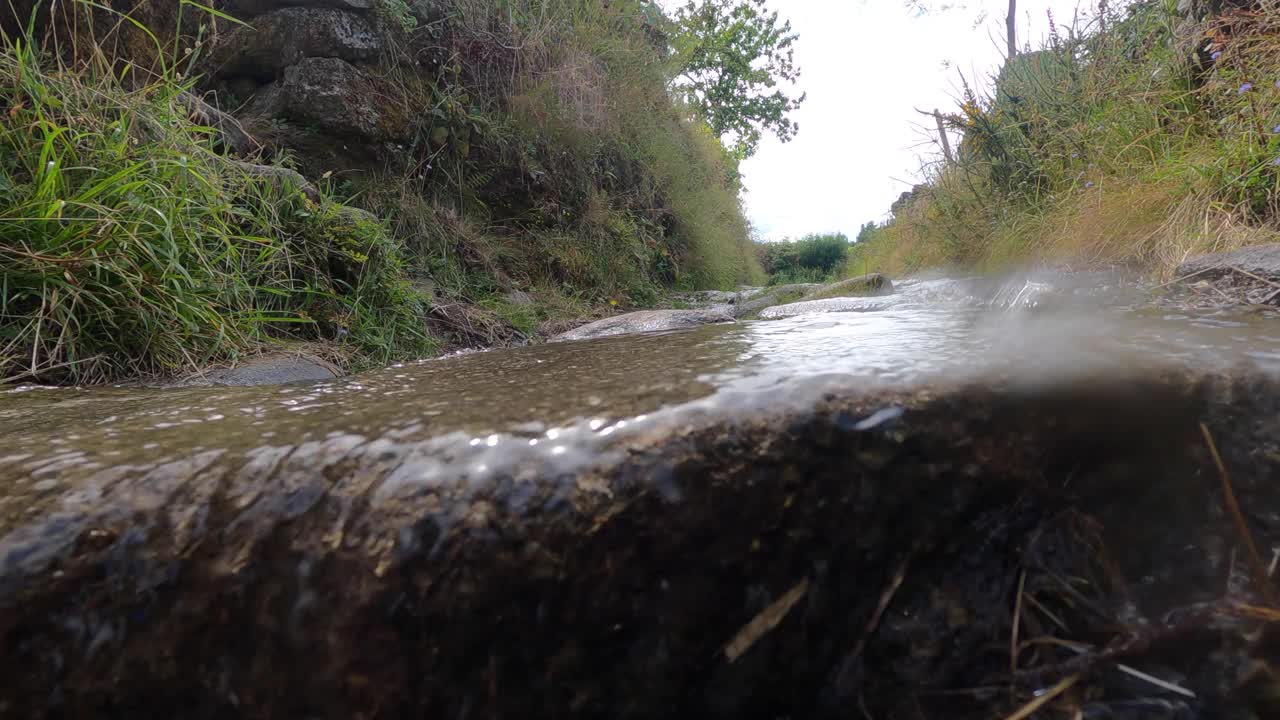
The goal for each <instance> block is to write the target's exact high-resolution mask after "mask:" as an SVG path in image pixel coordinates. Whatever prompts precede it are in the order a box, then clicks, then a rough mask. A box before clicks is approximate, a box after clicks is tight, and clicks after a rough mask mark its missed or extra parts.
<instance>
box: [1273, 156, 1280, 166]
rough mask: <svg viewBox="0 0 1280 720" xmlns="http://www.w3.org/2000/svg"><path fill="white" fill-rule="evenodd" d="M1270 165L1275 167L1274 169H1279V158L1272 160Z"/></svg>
mask: <svg viewBox="0 0 1280 720" xmlns="http://www.w3.org/2000/svg"><path fill="white" fill-rule="evenodd" d="M1271 164H1272V165H1275V166H1276V167H1280V157H1278V158H1276V159H1275V160H1272V161H1271Z"/></svg>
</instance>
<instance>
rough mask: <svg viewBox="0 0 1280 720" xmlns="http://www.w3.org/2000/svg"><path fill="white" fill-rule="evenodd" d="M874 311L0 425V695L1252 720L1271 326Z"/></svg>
mask: <svg viewBox="0 0 1280 720" xmlns="http://www.w3.org/2000/svg"><path fill="white" fill-rule="evenodd" d="M1075 279H1078V276H1071V277H1067V278H1061V279H1057V280H1056V281H1055V279H1054V278H1039V279H1038V280H1040V281H1043V282H1044V283H1045V284H1047V285H1050V286H1052V287H1057V288H1059V289H1066V290H1070V289H1072V288H1069V286H1068V283H1069V282H1070V281H1072V280H1075ZM1082 282H1083V280H1082ZM898 289H899V292H898V293H897V297H896V299H897V300H899V301H901V302H899V304H898V305H896V306H893V307H889V308H886V309H884V310H881V311H872V312H836V313H829V314H825V315H812V314H809V315H797V316H794V317H791V318H784V319H779V320H775V321H770V322H761V323H754V324H750V325H748V324H726V325H714V326H707V327H702V328H696V329H692V330H688V331H685V332H679V333H668V334H637V335H631V336H627V337H614V338H606V339H601V340H594V341H588V342H569V343H549V344H545V345H541V346H535V347H527V348H519V349H511V350H497V351H494V352H490V353H478V354H474V355H471V356H466V357H454V358H449V359H445V360H442V361H439V362H427V363H416V364H406V365H404V366H400V367H389V368H386V369H384V370H381V371H374V372H370V373H366V374H363V375H361V376H360V377H356V378H349V379H345V380H334V381H332V382H326V383H319V384H312V385H302V386H298V385H295V386H286V387H272V388H220V389H217V390H213V391H211V390H208V389H173V390H166V391H163V392H156V391H150V390H141V389H117V388H93V389H76V388H52V389H51V388H30V389H25V390H21V391H17V390H8V391H5V392H4V393H3V402H0V430H3V432H0V480H3V481H4V482H0V609H3V610H4V611H5V612H4V615H3V616H4V617H5V618H7V620H8V622H7V623H0V667H2V669H3V670H4V672H5V673H6V677H7V678H9V679H10V682H8V683H7V684H6V686H5V689H4V690H3V691H0V700H2V701H3V702H4V703H5V704H6V707H8V708H9V709H10V710H11V711H12V712H14V713H16V714H19V715H21V716H23V717H32V718H42V717H50V718H52V717H67V716H88V715H92V716H94V717H104V718H115V717H119V718H125V717H130V718H131V717H137V716H138V715H163V714H170V715H172V714H174V713H178V714H181V713H182V712H183V709H184V708H185V709H188V710H189V709H190V708H197V709H198V712H197V716H198V717H200V718H209V720H214V719H215V718H222V717H232V716H236V717H239V716H243V715H245V714H252V715H254V716H257V717H263V718H294V717H298V716H312V715H316V716H319V717H330V716H331V717H335V718H338V717H354V716H358V715H365V716H369V717H380V716H387V717H401V716H414V717H416V716H423V715H432V714H442V713H443V714H445V715H450V716H452V715H456V714H459V713H464V711H465V712H469V713H475V712H479V713H480V714H482V715H496V716H503V717H506V716H516V715H518V716H520V717H531V718H595V717H601V716H611V717H613V716H621V717H628V718H636V719H641V718H646V719H647V718H666V717H671V716H673V715H674V716H678V717H707V718H742V717H757V716H761V715H767V716H768V717H778V716H784V715H788V716H792V717H814V718H826V717H831V718H846V717H847V716H848V709H849V707H850V706H861V707H864V708H866V713H867V714H869V715H871V716H873V717H876V718H888V719H891V720H907V719H910V718H918V717H920V716H921V714H922V713H923V714H924V715H925V716H927V717H952V718H964V719H966V720H967V719H970V718H972V719H973V720H978V719H984V720H985V719H988V718H1007V717H1011V716H1013V714H1014V713H1016V712H1019V711H1021V710H1022V709H1024V708H1026V707H1028V704H1029V703H1039V705H1038V706H1042V711H1041V713H1040V714H1043V715H1046V716H1051V715H1062V716H1064V717H1073V716H1075V715H1077V714H1080V715H1083V716H1084V717H1101V718H1105V717H1149V716H1151V715H1153V714H1154V715H1155V716H1156V717H1160V718H1170V719H1172V718H1200V717H1215V716H1219V715H1223V714H1225V715H1226V716H1229V717H1233V718H1234V717H1238V718H1241V719H1242V720H1246V719H1247V720H1263V719H1265V718H1271V717H1274V716H1275V712H1276V706H1275V704H1274V700H1275V689H1276V682H1275V679H1276V675H1275V674H1274V673H1275V670H1274V669H1275V667H1276V666H1277V664H1278V663H1280V657H1277V656H1276V653H1275V650H1274V648H1273V647H1272V644H1271V643H1270V641H1269V638H1271V637H1272V635H1273V633H1274V630H1275V624H1274V622H1273V621H1274V619H1275V616H1276V615H1275V613H1276V610H1275V605H1274V604H1273V602H1272V600H1271V599H1270V595H1271V594H1273V592H1274V590H1273V589H1272V588H1271V585H1270V584H1269V582H1268V579H1267V570H1266V566H1265V563H1266V562H1267V558H1268V557H1269V556H1268V555H1267V554H1266V552H1267V551H1266V549H1267V548H1269V547H1272V546H1274V545H1276V544H1277V543H1280V515H1278V514H1277V507H1278V504H1277V490H1276V489H1277V488H1280V483H1278V482H1277V480H1278V479H1280V448H1277V447H1276V442H1277V441H1276V439H1277V437H1280V427H1278V425H1280V411H1278V410H1280V408H1278V407H1277V404H1278V402H1280V388H1278V387H1277V374H1276V373H1277V371H1278V370H1280V337H1277V336H1276V334H1275V332H1274V327H1273V326H1274V322H1275V319H1274V317H1264V316H1260V315H1258V314H1255V313H1250V312H1248V311H1246V310H1244V309H1237V310H1236V311H1235V312H1231V313H1222V312H1219V311H1214V312H1210V313H1205V314H1203V315H1196V314H1194V313H1170V312H1166V311H1164V310H1163V308H1160V307H1138V306H1135V305H1134V304H1133V303H1132V302H1131V298H1130V297H1129V296H1128V295H1125V294H1120V295H1118V296H1113V295H1111V294H1110V293H1109V292H1107V290H1106V288H1105V287H1091V286H1087V285H1086V286H1083V287H1082V288H1081V289H1082V290H1085V292H1081V293H1074V292H1069V293H1066V294H1060V295H1059V297H1061V298H1063V299H1064V300H1068V302H1063V303H1049V304H1044V305H1041V310H1042V311H1041V312H991V311H989V310H988V309H987V308H989V307H992V306H997V307H1002V306H1005V303H1006V302H1008V301H1007V300H1006V299H1005V298H1009V299H1010V300H1016V299H1017V298H1018V297H1019V296H1020V295H1023V293H1022V292H1018V293H1011V292H1006V289H1005V288H1002V287H995V286H993V285H992V284H991V283H990V282H989V281H986V280H960V281H957V280H945V279H934V280H919V281H905V282H903V283H902V284H901V285H900V286H899V288H898ZM894 298H895V296H885V297H883V298H868V299H867V301H868V302H870V301H879V300H886V299H894ZM808 302H813V301H808ZM818 302H824V301H818ZM1018 306H1019V307H1021V306H1022V305H1021V304H1019V305H1018ZM1153 478H1158V479H1159V481H1158V482H1153V481H1152V479H1153ZM1224 487H1225V488H1227V489H1226V490H1225V491H1224ZM1228 497H1230V498H1234V501H1235V502H1238V503H1239V506H1240V507H1241V508H1243V509H1244V513H1245V514H1244V515H1243V517H1241V516H1238V515H1237V516H1233V515H1231V514H1230V512H1229V510H1228V508H1229V507H1231V505H1230V501H1229V500H1228V499H1227V498H1228ZM727 509H731V510H732V511H727ZM1242 528H1243V530H1242ZM1250 546H1256V547H1257V548H1258V553H1259V554H1260V556H1261V559H1260V560H1257V562H1258V564H1255V560H1256V558H1255V557H1254V556H1253V555H1252V554H1251V551H1250V550H1249V549H1248V548H1249V547H1250ZM1259 567H1261V569H1260V570H1259V569H1258V568H1259ZM371 639H372V640H371ZM179 656H180V657H181V658H182V661H181V662H174V661H173V658H175V657H179ZM531 667H534V668H540V669H541V670H539V671H538V672H534V673H530V672H529V668H531ZM228 668H232V670H228ZM1134 673H1138V674H1136V675H1135V674H1134ZM210 678H215V679H217V682H210V681H209V679H210ZM158 688H162V689H163V692H157V689H158ZM495 688H496V690H495ZM139 708H142V709H139ZM762 708H763V710H762Z"/></svg>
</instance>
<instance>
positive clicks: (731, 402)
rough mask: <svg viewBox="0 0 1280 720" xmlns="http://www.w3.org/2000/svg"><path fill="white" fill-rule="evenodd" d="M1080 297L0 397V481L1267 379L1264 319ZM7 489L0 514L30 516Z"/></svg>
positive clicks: (467, 452) (787, 311)
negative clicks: (1015, 387)
mask: <svg viewBox="0 0 1280 720" xmlns="http://www.w3.org/2000/svg"><path fill="white" fill-rule="evenodd" d="M1092 283H1093V284H1087V285H1082V281H1081V280H1080V279H1079V278H1053V279H1049V280H1038V281H1034V282H1032V281H1022V280H1020V281H1018V282H1014V283H992V282H990V281H985V280H949V279H934V280H918V281H907V282H904V283H902V284H901V285H900V287H899V289H898V291H897V293H896V294H894V295H891V296H886V297H876V298H847V299H835V300H825V301H817V302H811V303H799V304H797V305H794V306H785V307H782V308H775V309H773V310H774V313H772V314H774V315H775V316H778V317H779V319H772V320H760V321H754V322H744V323H739V324H735V325H714V326H707V327H703V328H698V329H694V330H687V331H677V332H670V333H657V334H646V335H633V336H624V337H614V338H605V339H601V340H594V341H585V342H576V343H560V344H551V345H542V346H535V347H525V348H515V349H505V350H496V351H492V352H487V353H477V354H472V355H465V356H457V357H451V358H446V359H440V360H429V361H423V362H417V363H410V364H403V365H396V366H393V367H390V368H386V369H384V370H380V371H376V372H370V373H366V374H363V375H358V376H353V377H348V378H343V379H338V380H333V381H329V382H321V383H314V384H304V385H293V386H279V387H249V388H184V389H145V388H93V389H74V388H38V387H19V388H16V389H10V390H7V391H3V392H0V476H3V477H7V478H9V479H10V480H15V481H18V482H20V483H21V482H23V481H26V482H28V483H29V486H28V487H26V488H24V490H26V491H28V492H33V493H35V494H37V495H40V496H43V497H46V498H52V497H54V496H56V494H57V490H58V488H59V487H62V486H64V485H65V486H67V487H70V486H71V485H72V484H74V483H73V481H75V480H77V479H84V478H92V477H93V476H95V475H98V474H104V473H105V474H108V475H112V476H115V475H118V474H119V473H121V472H133V473H145V472H148V471H150V470H151V469H154V468H156V467H158V466H161V465H163V464H165V463H173V462H178V461H183V460H187V459H190V458H193V457H215V456H216V457H218V458H235V457H238V458H241V459H243V458H246V457H254V456H257V455H261V454H263V453H267V454H271V453H284V452H286V449H289V452H292V451H293V450H295V449H297V450H302V451H303V452H312V453H322V452H336V453H339V454H342V453H348V452H350V451H351V450H352V449H353V448H355V447H357V446H364V445H367V444H368V443H372V442H375V441H384V442H390V443H394V444H396V445H398V446H404V445H407V444H413V443H419V444H421V443H429V444H430V445H431V447H432V450H431V451H430V453H429V454H431V455H432V456H434V457H436V458H438V461H437V462H436V463H435V464H434V465H433V468H434V469H433V470H432V471H431V474H433V475H434V474H436V473H441V474H454V475H458V476H470V477H473V478H475V477H480V476H484V475H486V474H488V473H490V472H493V471H496V470H497V469H498V468H500V467H501V466H503V465H504V464H506V462H507V461H509V460H511V459H513V458H517V457H518V458H520V459H524V460H527V459H528V458H529V456H531V455H532V456H536V457H538V458H540V459H541V460H542V461H545V462H547V463H549V464H550V466H552V467H555V468H556V469H558V470H560V471H567V470H572V466H573V465H574V464H577V463H582V462H590V461H591V459H592V456H593V455H595V454H597V453H600V452H605V451H606V450H607V447H608V446H609V445H610V443H611V442H612V441H613V440H614V439H615V438H610V436H617V435H624V434H626V433H624V432H622V431H626V430H629V431H630V432H635V431H637V430H638V429H639V428H641V427H652V426H654V425H655V424H662V423H673V422H680V421H681V418H684V417H687V416H688V415H690V414H698V415H706V414H711V415H725V414H728V415H741V414H750V413H751V412H753V411H754V410H758V409H768V408H776V407H777V406H779V405H781V404H787V403H792V404H794V403H805V402H808V401H809V400H810V399H812V398H813V397H815V396H816V394H818V393H821V392H825V391H828V390H830V389H831V388H832V387H840V388H844V389H852V390H854V391H857V392H860V391H863V390H865V391H866V392H868V393H870V392H874V391H875V390H877V389H880V388H886V387H888V388H903V387H910V386H912V385H915V384H921V383H937V382H971V381H980V380H981V379H982V378H983V377H986V376H998V377H1000V378H1001V379H1003V380H1005V381H1009V380H1012V381H1014V382H1025V383H1061V382H1080V381H1084V382H1087V381H1089V380H1090V379H1093V378H1098V377H1100V376H1106V375H1108V374H1114V373H1138V374H1140V373H1142V372H1143V371H1144V370H1146V369H1150V370H1153V371H1154V370H1157V369H1160V368H1166V367H1169V366H1171V365H1173V366H1188V367H1193V368H1202V369H1205V370H1222V369H1230V368H1233V367H1237V366H1250V367H1253V368H1255V369H1261V370H1262V371H1264V372H1280V318H1277V317H1276V316H1275V315H1274V314H1273V313H1270V312H1259V311H1256V310H1250V309H1234V310H1219V311H1212V312H1205V311H1197V312H1190V311H1184V310H1179V309H1169V308H1162V307H1159V306H1156V305H1152V304H1149V303H1146V302H1145V301H1144V299H1143V295H1142V293H1141V291H1140V290H1138V289H1135V288H1132V287H1130V288H1124V287H1122V286H1120V287H1117V286H1116V285H1115V284H1114V283H1112V284H1107V285H1101V286H1100V284H1099V283H1098V282H1096V281H1092ZM1073 284H1074V285H1075V287H1074V288H1073V287H1072V285H1073ZM389 474H391V475H398V476H402V475H403V474H404V473H402V472H389ZM15 490H17V488H15V487H13V486H11V487H10V488H9V489H8V491H7V493H6V495H7V498H6V499H5V500H0V503H3V504H4V505H15V504H24V505H25V504H26V503H25V502H22V503H19V501H18V498H17V497H16V496H15ZM16 495H26V492H19V493H16ZM28 499H30V498H28Z"/></svg>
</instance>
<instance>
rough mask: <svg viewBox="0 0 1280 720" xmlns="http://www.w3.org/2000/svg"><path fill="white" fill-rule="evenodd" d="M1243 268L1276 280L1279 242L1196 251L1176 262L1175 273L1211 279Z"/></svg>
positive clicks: (1279, 276) (1278, 277) (1279, 278)
mask: <svg viewBox="0 0 1280 720" xmlns="http://www.w3.org/2000/svg"><path fill="white" fill-rule="evenodd" d="M1238 270H1243V271H1245V272H1248V273H1252V274H1254V275H1258V276H1259V277H1263V278H1266V279H1267V280H1271V281H1274V282H1280V243H1269V244H1264V245H1250V246H1248V247H1243V248H1240V249H1238V250H1228V251H1226V252H1219V253H1212V254H1209V255H1200V256H1199V257H1194V258H1191V259H1190V260H1188V261H1186V262H1184V263H1182V264H1181V265H1179V266H1178V271H1177V274H1178V277H1187V276H1189V275H1195V276H1196V277H1198V278H1201V279H1205V280H1211V279H1213V278H1215V277H1221V276H1224V275H1229V274H1231V273H1234V272H1237V271H1238Z"/></svg>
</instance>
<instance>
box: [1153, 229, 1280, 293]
mask: <svg viewBox="0 0 1280 720" xmlns="http://www.w3.org/2000/svg"><path fill="white" fill-rule="evenodd" d="M1177 275H1178V283H1177V287H1176V288H1175V293H1174V295H1175V296H1176V297H1177V298H1178V299H1177V302H1180V303H1184V304H1190V305H1194V306H1222V305H1231V304H1241V305H1274V304H1275V303H1277V302H1280V243H1270V244H1262V245H1250V246H1247V247H1243V248H1240V249H1238V250H1228V251H1226V252H1219V253H1213V254H1210V255H1201V256H1199V257H1195V258H1192V259H1190V260H1188V261H1186V262H1184V263H1182V264H1181V265H1179V266H1178V270H1177Z"/></svg>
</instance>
